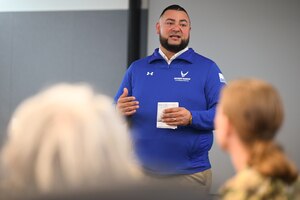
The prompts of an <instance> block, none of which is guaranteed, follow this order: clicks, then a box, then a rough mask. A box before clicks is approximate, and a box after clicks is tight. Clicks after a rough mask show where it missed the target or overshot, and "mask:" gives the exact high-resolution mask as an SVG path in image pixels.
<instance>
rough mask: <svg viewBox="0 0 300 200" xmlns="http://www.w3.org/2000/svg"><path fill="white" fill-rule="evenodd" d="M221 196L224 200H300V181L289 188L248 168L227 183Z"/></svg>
mask: <svg viewBox="0 0 300 200" xmlns="http://www.w3.org/2000/svg"><path fill="white" fill-rule="evenodd" d="M296 185H297V187H298V188H297V189H296ZM296 193H298V194H296ZM220 195H221V199H222V200H243V199H247V200H290V199H293V200H294V199H295V200H300V198H299V196H298V195H299V180H298V181H297V183H296V184H295V185H293V186H290V187H289V186H287V185H286V184H285V183H284V182H282V181H281V180H276V179H272V178H267V177H263V176H262V175H260V174H259V173H258V172H257V171H255V170H253V169H249V168H248V169H245V170H243V171H241V172H240V173H238V174H237V175H236V176H235V177H233V178H232V179H230V180H229V181H227V182H226V184H225V185H224V186H223V187H222V188H221V190H220ZM296 195H297V197H296Z"/></svg>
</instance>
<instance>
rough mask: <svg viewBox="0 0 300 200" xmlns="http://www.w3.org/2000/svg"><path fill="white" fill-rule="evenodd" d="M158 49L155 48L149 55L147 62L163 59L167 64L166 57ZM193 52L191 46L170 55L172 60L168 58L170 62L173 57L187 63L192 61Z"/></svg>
mask: <svg viewBox="0 0 300 200" xmlns="http://www.w3.org/2000/svg"><path fill="white" fill-rule="evenodd" d="M160 51H161V50H160V49H159V48H157V49H155V51H154V53H153V54H152V55H151V56H150V57H149V60H148V62H149V63H151V62H154V61H156V60H165V61H166V62H167V63H168V64H169V61H167V59H165V58H164V56H165V55H164V53H163V52H162V53H160ZM193 52H194V50H193V49H192V48H185V49H183V50H181V51H179V52H177V53H176V54H175V55H174V56H172V58H171V59H172V60H171V59H170V63H171V62H172V61H173V60H174V59H176V58H177V59H181V60H185V61H187V62H189V63H193Z"/></svg>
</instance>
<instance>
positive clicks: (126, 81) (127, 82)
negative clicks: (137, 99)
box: [114, 66, 132, 103]
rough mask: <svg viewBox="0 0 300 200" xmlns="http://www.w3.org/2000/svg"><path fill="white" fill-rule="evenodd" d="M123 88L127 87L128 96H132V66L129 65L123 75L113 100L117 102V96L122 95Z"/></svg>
mask: <svg viewBox="0 0 300 200" xmlns="http://www.w3.org/2000/svg"><path fill="white" fill-rule="evenodd" d="M124 88H127V89H128V96H132V66H130V67H129V68H128V69H127V71H126V73H125V75H124V77H123V80H122V82H121V85H120V87H119V89H118V91H117V93H116V95H115V97H114V102H115V103H117V101H118V99H119V97H120V96H121V95H122V93H123V89H124Z"/></svg>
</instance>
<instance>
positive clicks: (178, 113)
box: [161, 107, 192, 126]
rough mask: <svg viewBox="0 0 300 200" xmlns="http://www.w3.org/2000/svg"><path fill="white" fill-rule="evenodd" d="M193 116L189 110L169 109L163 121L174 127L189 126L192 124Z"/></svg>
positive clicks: (164, 114)
mask: <svg viewBox="0 0 300 200" xmlns="http://www.w3.org/2000/svg"><path fill="white" fill-rule="evenodd" d="M191 118H192V114H191V112H190V111H189V110H187V109H185V108H183V107H178V108H167V109H165V110H164V113H163V115H162V118H161V119H162V121H163V122H165V123H166V124H168V125H172V126H187V125H189V124H190V120H191Z"/></svg>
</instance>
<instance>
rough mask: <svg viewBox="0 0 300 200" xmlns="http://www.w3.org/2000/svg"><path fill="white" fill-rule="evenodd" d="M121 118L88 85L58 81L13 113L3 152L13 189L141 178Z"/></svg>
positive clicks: (57, 188)
mask: <svg viewBox="0 0 300 200" xmlns="http://www.w3.org/2000/svg"><path fill="white" fill-rule="evenodd" d="M131 151H132V149H131V142H130V139H129V135H128V134H127V130H126V127H125V123H124V122H123V119H122V118H121V117H120V116H119V114H118V113H116V111H115V108H114V105H113V102H112V100H111V99H109V98H108V97H106V96H103V95H97V94H95V93H94V91H93V90H92V89H91V88H90V87H89V86H87V85H71V84H59V85H56V86H53V87H51V88H49V89H47V90H45V91H42V92H40V93H38V94H37V95H35V96H33V97H31V98H29V99H27V100H26V101H24V102H23V103H22V104H21V105H20V106H19V107H18V108H17V110H16V111H15V113H14V115H13V117H12V120H11V123H10V125H9V129H8V140H7V142H6V144H5V146H4V148H3V151H2V157H1V158H2V161H3V165H4V170H5V178H6V180H7V183H8V185H9V187H10V189H12V190H13V191H24V192H28V191H34V192H36V191H37V192H39V193H52V192H61V191H78V190H85V189H92V188H109V187H112V186H113V184H117V183H121V184H122V183H126V184H128V183H130V181H131V180H133V179H135V178H137V177H139V175H140V171H139V169H138V168H137V167H136V166H135V165H134V164H133V163H132V160H133V159H132V152H131Z"/></svg>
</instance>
